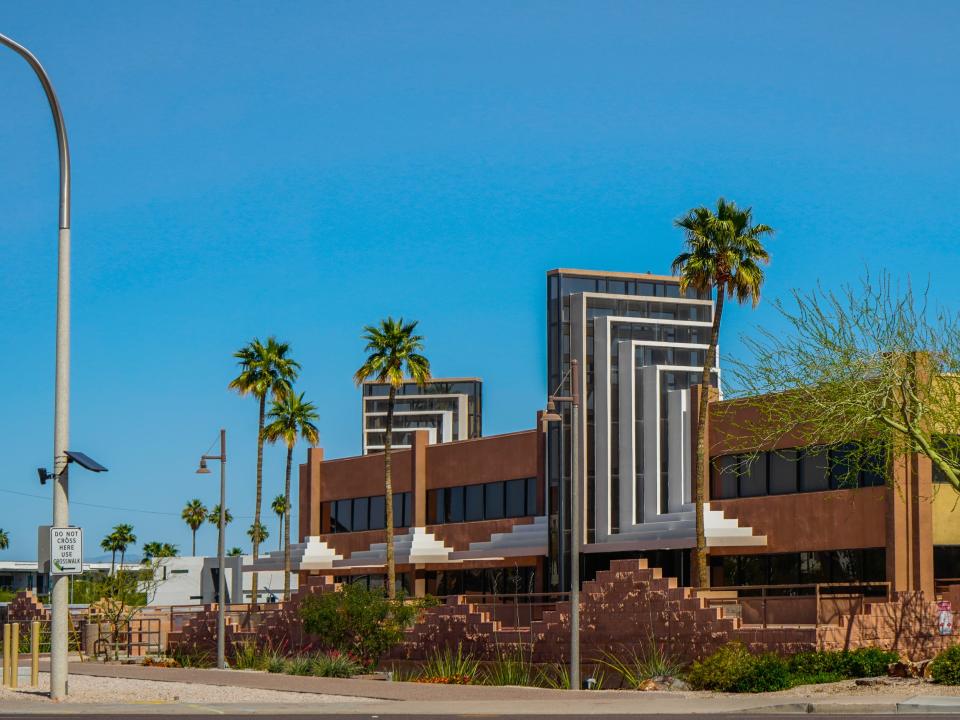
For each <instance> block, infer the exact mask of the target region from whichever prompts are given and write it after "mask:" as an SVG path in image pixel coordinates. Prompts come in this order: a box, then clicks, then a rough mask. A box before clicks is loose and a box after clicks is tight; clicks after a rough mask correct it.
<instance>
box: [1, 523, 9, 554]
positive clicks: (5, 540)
mask: <svg viewBox="0 0 960 720" xmlns="http://www.w3.org/2000/svg"><path fill="white" fill-rule="evenodd" d="M8 547H10V533H8V532H7V531H6V530H4V529H3V528H0V550H6V549H7V548H8Z"/></svg>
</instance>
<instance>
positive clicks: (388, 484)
mask: <svg viewBox="0 0 960 720" xmlns="http://www.w3.org/2000/svg"><path fill="white" fill-rule="evenodd" d="M396 400H397V388H396V387H394V386H393V385H392V384H391V385H390V395H389V397H388V399H387V427H386V432H385V433H384V436H383V497H384V504H385V505H386V510H387V597H389V598H390V599H391V600H393V599H394V598H395V597H396V596H397V587H396V585H397V567H396V565H395V563H394V559H393V463H392V458H391V457H390V456H391V451H392V449H393V406H394V404H395V403H396Z"/></svg>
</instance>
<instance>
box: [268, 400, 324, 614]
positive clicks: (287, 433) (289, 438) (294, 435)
mask: <svg viewBox="0 0 960 720" xmlns="http://www.w3.org/2000/svg"><path fill="white" fill-rule="evenodd" d="M269 417H270V424H269V425H267V426H266V427H265V428H264V429H263V434H264V438H265V439H266V440H267V441H268V442H271V443H275V442H280V441H282V442H283V444H284V445H286V446H287V469H286V475H285V481H284V486H283V528H284V535H283V599H284V600H289V599H290V471H291V469H292V467H293V448H294V446H295V445H296V444H297V439H298V438H301V437H302V438H303V439H304V440H306V441H307V442H308V443H310V444H311V445H316V444H317V442H318V441H319V440H320V433H319V431H318V430H317V426H316V425H315V424H314V423H315V422H316V420H317V410H316V407H315V406H314V405H313V403H310V402H307V401H306V400H304V399H303V393H300V394H299V395H294V394H293V393H290V394H289V395H286V396H285V397H284V398H282V399H281V400H277V401H275V402H274V403H273V406H272V407H271V408H270V416H269ZM277 499H279V498H277ZM274 502H276V501H274Z"/></svg>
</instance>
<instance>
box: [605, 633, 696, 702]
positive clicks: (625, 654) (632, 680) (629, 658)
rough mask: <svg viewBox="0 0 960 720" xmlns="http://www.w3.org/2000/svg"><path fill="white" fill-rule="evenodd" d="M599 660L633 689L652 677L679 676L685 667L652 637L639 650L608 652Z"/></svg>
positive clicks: (625, 684)
mask: <svg viewBox="0 0 960 720" xmlns="http://www.w3.org/2000/svg"><path fill="white" fill-rule="evenodd" d="M598 662H599V663H600V664H601V665H603V666H604V667H606V668H608V669H610V670H612V671H613V672H615V673H617V674H618V675H619V676H620V677H621V679H622V685H623V686H625V687H628V688H631V689H633V690H636V689H638V688H639V687H640V685H641V684H642V683H643V682H644V681H646V680H650V679H651V678H655V677H677V676H679V675H680V671H681V670H682V669H683V665H682V663H681V662H680V661H679V660H678V659H677V658H676V657H675V656H674V655H672V654H671V653H670V652H669V651H668V650H666V649H665V648H664V647H663V646H662V645H658V644H657V643H656V642H654V641H653V640H652V639H651V640H650V641H649V642H647V644H646V645H644V646H643V647H641V648H640V650H639V651H638V650H635V649H631V650H626V649H625V650H623V651H621V652H620V653H619V654H614V653H610V652H606V653H604V654H603V656H602V657H601V658H600V659H599V660H598Z"/></svg>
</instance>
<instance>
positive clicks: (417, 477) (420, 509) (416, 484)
mask: <svg viewBox="0 0 960 720" xmlns="http://www.w3.org/2000/svg"><path fill="white" fill-rule="evenodd" d="M429 442H430V433H429V432H428V431H426V430H417V431H416V432H415V433H414V434H413V447H412V448H411V449H410V489H411V490H412V492H413V524H414V525H415V526H416V527H424V526H425V525H426V524H427V445H428V444H429Z"/></svg>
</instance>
